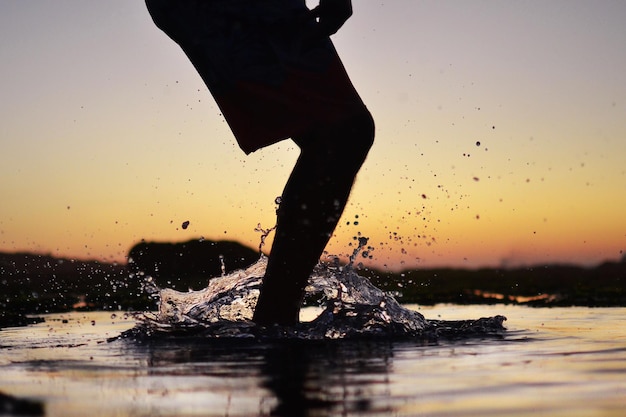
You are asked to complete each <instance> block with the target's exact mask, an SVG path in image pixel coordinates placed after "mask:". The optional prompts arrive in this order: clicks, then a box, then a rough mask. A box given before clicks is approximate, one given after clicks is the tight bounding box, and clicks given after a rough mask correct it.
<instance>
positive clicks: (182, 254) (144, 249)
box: [128, 239, 260, 291]
mask: <svg viewBox="0 0 626 417" xmlns="http://www.w3.org/2000/svg"><path fill="white" fill-rule="evenodd" d="M259 256H260V254H259V252H258V251H255V250H253V249H250V248H249V247H247V246H243V245H242V244H240V243H238V242H233V241H227V240H221V241H217V242H215V241H211V240H197V239H196V240H190V241H188V242H182V243H168V242H143V241H142V242H140V243H138V244H136V245H135V246H133V247H132V248H131V250H130V252H129V253H128V269H129V271H130V272H132V273H135V274H143V275H150V276H151V277H153V278H154V279H155V281H156V283H157V284H158V285H159V286H160V287H169V288H174V289H176V290H179V291H187V290H188V289H194V290H200V289H202V288H204V287H206V286H207V283H208V281H207V279H208V278H210V277H218V276H220V275H222V268H224V271H226V270H227V271H233V270H236V269H241V268H245V267H246V266H248V265H250V264H252V263H254V262H256V261H257V260H258V259H259Z"/></svg>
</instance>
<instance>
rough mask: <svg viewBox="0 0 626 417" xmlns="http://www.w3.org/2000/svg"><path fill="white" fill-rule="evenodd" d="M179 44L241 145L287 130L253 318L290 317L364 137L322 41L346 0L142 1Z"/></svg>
mask: <svg viewBox="0 0 626 417" xmlns="http://www.w3.org/2000/svg"><path fill="white" fill-rule="evenodd" d="M146 4H147V7H148V10H149V12H150V14H151V16H152V19H153V20H154V22H155V24H156V25H157V26H158V27H159V28H160V29H161V30H163V31H164V32H165V33H166V34H167V35H168V36H169V37H170V38H172V39H173V40H174V41H175V42H176V43H178V44H179V45H180V47H181V48H182V49H183V51H184V52H185V54H186V55H187V57H188V58H189V59H190V61H191V62H192V64H193V65H194V66H195V68H196V69H197V71H198V73H199V74H200V76H201V77H202V79H203V81H204V82H205V84H206V85H207V87H208V88H209V91H210V92H211V94H212V95H213V97H214V98H215V101H216V102H217V104H218V106H219V107H220V109H221V111H222V114H223V115H224V118H225V119H226V121H227V122H228V124H229V126H230V128H231V130H232V132H233V134H234V135H235V137H236V139H237V142H238V144H239V146H240V147H241V149H242V150H243V151H244V152H246V153H250V152H253V151H255V150H257V149H260V148H262V147H265V146H268V145H270V144H273V143H276V142H278V141H281V140H283V139H287V138H291V139H292V140H293V141H294V142H295V143H296V144H297V145H298V147H299V148H300V156H299V158H298V161H297V162H296V165H295V167H294V169H293V171H292V173H291V175H290V177H289V180H288V181H287V184H286V186H285V189H284V191H283V193H282V198H281V202H280V205H279V207H278V209H277V227H276V232H275V233H276V234H275V236H274V242H273V244H272V248H271V252H270V255H269V259H268V265H267V271H266V274H265V276H264V277H263V284H262V288H261V294H260V297H259V300H258V303H257V306H256V309H255V312H254V317H253V320H254V321H255V322H256V323H257V324H261V325H271V324H280V325H292V324H295V323H297V322H298V320H299V312H300V305H301V302H302V298H303V296H304V288H305V286H306V284H307V280H308V277H309V275H310V274H311V272H312V270H313V268H314V267H315V265H316V264H317V262H318V261H319V259H320V256H321V254H322V252H323V250H324V248H325V246H326V244H327V243H328V241H329V239H330V237H331V235H332V233H333V231H334V229H335V227H336V225H337V222H338V221H339V218H340V216H341V214H342V212H343V210H344V208H345V205H346V202H347V200H348V196H349V194H350V190H351V189H352V185H353V183H354V179H355V177H356V175H357V172H358V171H359V169H360V168H361V165H362V164H363V162H364V161H365V158H366V156H367V153H368V151H369V149H370V147H371V146H372V143H373V140H374V121H373V119H372V117H371V115H370V113H369V111H368V110H367V108H366V107H365V105H364V104H363V102H362V100H361V98H360V97H359V95H358V93H357V92H356V90H355V89H354V87H353V85H352V83H351V82H350V79H349V78H348V75H347V74H346V71H345V69H344V67H343V65H342V63H341V60H340V59H339V56H338V55H337V52H336V51H335V48H334V46H333V44H332V42H331V40H330V38H329V37H330V35H332V34H334V33H335V32H336V31H337V30H338V29H339V28H340V27H341V26H342V25H343V23H344V22H345V21H346V20H347V19H348V18H349V17H350V16H351V15H352V5H351V2H350V0H320V4H319V6H317V7H316V8H314V9H312V10H309V9H308V8H307V7H306V5H305V0H146Z"/></svg>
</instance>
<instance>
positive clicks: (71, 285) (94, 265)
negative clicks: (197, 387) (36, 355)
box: [0, 241, 626, 328]
mask: <svg viewBox="0 0 626 417" xmlns="http://www.w3.org/2000/svg"><path fill="white" fill-rule="evenodd" d="M146 245H147V246H146ZM204 245H205V246H204V247H199V246H198V245H197V244H195V243H192V242H185V243H182V244H171V245H169V246H164V244H146V243H145V242H142V243H141V244H138V245H137V246H136V247H135V248H134V252H133V250H131V253H132V254H133V257H134V258H135V259H134V261H133V262H129V263H128V264H111V263H103V262H98V261H80V260H71V259H60V258H55V257H52V256H48V255H38V254H30V253H13V254H10V253H0V294H1V295H2V296H1V298H0V328H2V327H7V326H15V325H24V324H28V323H30V322H32V321H33V320H36V319H33V318H31V316H36V315H39V314H46V313H54V312H64V311H71V310H81V309H88V310H89V309H91V310H116V311H117V310H123V311H141V310H150V309H154V308H155V307H156V300H155V299H154V298H151V296H150V294H149V293H148V292H147V291H145V289H144V287H143V285H144V277H145V274H150V275H153V276H154V278H155V280H156V283H157V285H159V286H162V287H165V286H168V287H171V288H176V289H179V290H182V291H185V290H187V289H190V288H191V289H200V288H202V287H204V286H206V283H207V278H209V277H214V276H219V275H220V273H221V271H223V268H224V265H225V264H226V265H228V266H230V267H229V268H228V270H233V269H236V268H240V267H242V266H241V265H243V263H248V264H249V263H252V262H253V261H254V258H253V257H254V256H258V255H256V252H255V251H253V250H252V249H250V248H247V247H245V246H242V245H239V244H236V243H233V242H210V241H207V242H206V243H205V244H204ZM207 248H208V249H207ZM139 249H141V250H139ZM157 249H158V250H157ZM168 251H169V252H170V253H169V255H168ZM220 251H221V252H225V253H226V254H222V253H220ZM191 253H193V254H192V255H190V254H191ZM203 253H204V254H207V253H208V256H204V257H203V258H202V259H201V260H198V259H197V257H198V256H201V255H199V254H203ZM155 255H157V256H155ZM194 259H195V260H194ZM224 259H225V263H224ZM173 260H178V262H179V263H178V266H176V267H175V268H172V267H171V264H172V262H173ZM150 265H151V267H150ZM139 266H141V268H139ZM173 270H174V271H180V272H179V273H178V274H176V276H173V272H172V271H173ZM159 271H160V272H159ZM164 271H165V272H164ZM359 274H360V275H363V276H366V277H368V278H370V280H371V281H372V282H373V283H374V285H376V286H378V287H379V288H381V289H383V290H385V291H390V292H392V293H393V294H394V295H396V296H397V297H398V298H399V300H400V301H401V302H403V303H416V304H422V305H432V304H438V303H455V304H479V303H480V304H485V303H504V304H524V305H531V306H549V307H550V306H593V307H599V306H626V261H625V260H622V261H621V262H606V263H603V264H601V265H598V266H596V267H593V268H584V267H578V266H564V265H547V266H536V267H526V268H506V269H505V268H503V269H499V268H490V269H477V270H467V269H418V270H407V271H403V272H398V273H393V272H388V271H379V270H375V269H362V270H360V271H359Z"/></svg>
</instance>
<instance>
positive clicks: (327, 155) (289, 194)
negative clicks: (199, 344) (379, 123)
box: [253, 109, 374, 325]
mask: <svg viewBox="0 0 626 417" xmlns="http://www.w3.org/2000/svg"><path fill="white" fill-rule="evenodd" d="M373 140H374V122H373V120H372V118H371V115H370V114H369V112H367V110H365V109H364V110H363V113H362V114H361V115H359V116H355V117H351V118H348V119H346V120H345V122H344V123H342V124H341V125H338V126H327V127H321V128H319V129H316V131H314V132H311V133H310V134H308V135H306V136H303V137H300V138H294V141H295V142H296V143H297V144H298V146H299V147H300V149H301V154H300V157H299V158H298V161H297V163H296V166H295V167H294V169H293V171H292V173H291V176H290V177H289V180H288V182H287V185H286V186H285V189H284V191H283V195H282V201H281V203H280V206H279V208H278V212H277V214H278V221H277V228H276V235H275V237H274V243H273V244H272V250H271V253H270V256H269V260H268V265H267V271H266V274H265V277H264V278H263V286H262V288H261V294H260V297H259V301H258V303H257V306H256V310H255V312H254V318H253V320H254V321H255V322H256V323H257V324H263V325H266V324H281V325H291V324H295V323H297V322H298V318H299V313H300V304H301V302H302V298H303V295H304V288H305V287H306V284H307V280H308V278H309V275H310V274H311V272H312V271H313V268H314V267H315V265H316V264H317V262H318V261H319V258H320V256H321V254H322V252H323V251H324V248H325V247H326V244H327V243H328V240H329V239H330V237H331V235H332V233H333V231H334V230H335V226H336V225H337V222H338V221H339V218H340V217H341V214H342V212H343V210H344V208H345V205H346V202H347V200H348V196H349V194H350V190H351V189H352V184H353V183H354V179H355V177H356V174H357V172H358V171H359V169H360V167H361V165H362V164H363V162H364V161H365V158H366V156H367V153H368V151H369V149H370V147H371V146H372V143H373Z"/></svg>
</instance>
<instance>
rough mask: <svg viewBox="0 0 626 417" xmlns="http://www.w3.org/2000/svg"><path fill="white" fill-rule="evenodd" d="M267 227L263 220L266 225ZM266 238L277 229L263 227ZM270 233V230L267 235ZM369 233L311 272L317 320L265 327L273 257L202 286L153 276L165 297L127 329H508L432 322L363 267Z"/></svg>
mask: <svg viewBox="0 0 626 417" xmlns="http://www.w3.org/2000/svg"><path fill="white" fill-rule="evenodd" d="M259 228H260V226H259ZM263 231H264V237H266V236H267V234H268V233H269V232H271V230H269V231H267V230H263ZM265 232H267V233H265ZM367 242H368V239H367V238H365V237H361V238H359V239H358V247H357V248H356V249H354V251H353V253H352V255H351V256H350V259H349V260H350V262H349V263H348V264H347V265H345V266H342V265H341V264H340V263H338V262H331V263H320V264H318V265H317V267H316V268H315V270H314V271H313V273H312V274H311V276H310V278H309V283H308V285H307V287H306V295H305V299H306V302H307V303H308V304H314V305H317V306H320V307H322V312H321V314H320V315H319V316H318V317H317V318H315V319H314V320H312V321H310V322H306V323H300V324H298V325H296V326H291V327H279V326H275V327H269V328H268V327H260V326H256V325H255V324H254V323H253V322H252V315H253V312H254V308H255V306H256V302H257V299H258V296H259V292H260V287H261V282H262V277H263V275H264V274H265V268H266V266H267V258H266V257H265V256H264V255H262V254H261V255H260V258H259V260H258V261H257V262H255V263H254V264H252V265H250V266H249V267H248V268H245V269H241V270H237V271H233V272H231V273H228V274H226V273H225V272H224V273H223V274H222V276H221V277H215V278H212V279H210V281H209V284H208V286H207V287H206V288H204V289H202V290H200V291H189V292H179V291H175V290H173V289H169V288H165V289H158V288H157V287H156V285H155V284H154V282H153V281H152V280H151V279H150V278H149V277H147V278H146V279H145V281H146V284H145V285H144V289H145V290H146V291H150V292H151V293H152V294H155V295H158V300H159V309H158V311H157V312H156V313H144V314H143V315H142V316H141V322H140V324H139V325H138V326H137V328H136V329H133V331H131V332H130V333H129V334H127V335H131V334H132V335H133V336H141V337H149V336H155V335H172V334H180V333H183V334H186V335H189V334H194V335H195V334H201V335H202V336H203V337H207V338H215V339H218V338H219V339H223V338H296V339H307V340H320V339H347V338H362V337H387V338H388V337H392V338H407V337H409V338H416V337H421V338H429V339H432V338H433V337H435V338H436V337H438V336H440V335H442V334H453V335H460V334H481V335H482V334H492V333H499V332H501V331H503V330H504V328H503V327H502V322H503V320H505V318H504V317H502V316H496V317H492V318H486V319H479V320H468V321H459V322H445V321H431V320H427V319H425V318H424V316H423V315H422V314H420V313H419V312H417V311H413V310H409V309H407V308H405V307H403V306H402V305H400V304H399V303H398V302H397V301H396V299H395V298H394V297H393V296H392V295H391V294H389V293H386V292H384V291H382V290H381V289H379V288H377V287H375V286H374V285H372V283H371V282H370V281H369V280H368V279H367V278H364V277H362V276H360V275H358V273H357V272H356V270H355V268H354V262H355V261H356V259H357V258H358V256H359V253H361V252H362V251H363V248H365V247H366V245H367Z"/></svg>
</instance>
